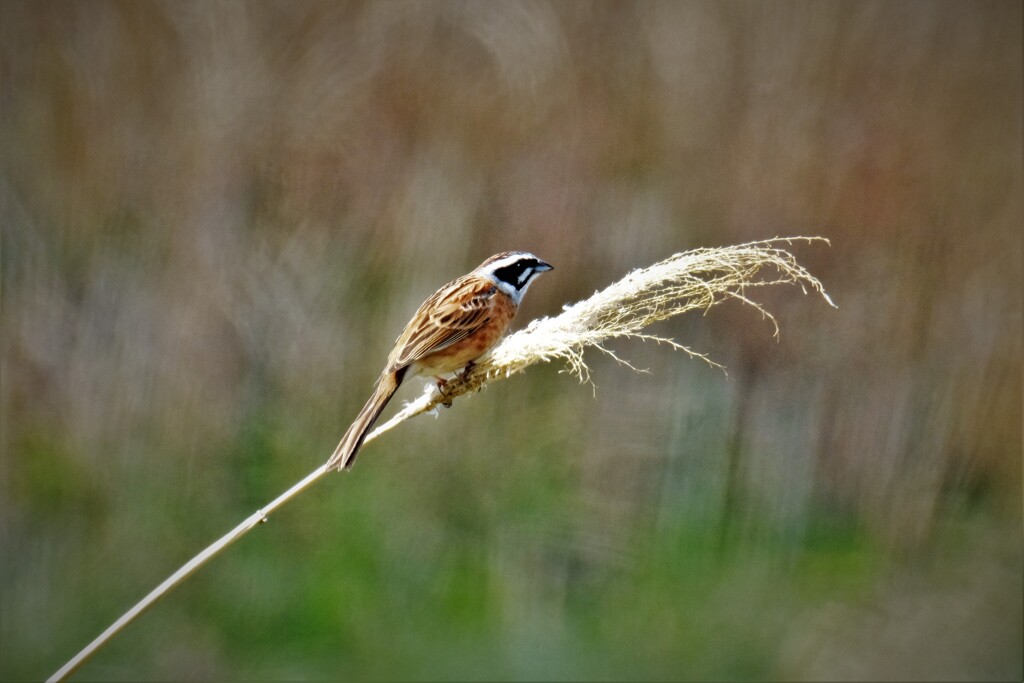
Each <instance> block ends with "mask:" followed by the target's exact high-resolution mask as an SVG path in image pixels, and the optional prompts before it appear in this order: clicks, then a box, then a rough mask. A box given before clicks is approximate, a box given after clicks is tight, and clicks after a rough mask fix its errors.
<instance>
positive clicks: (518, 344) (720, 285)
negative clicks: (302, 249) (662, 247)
mask: <svg viewBox="0 0 1024 683" xmlns="http://www.w3.org/2000/svg"><path fill="white" fill-rule="evenodd" d="M794 241H804V242H815V241H820V242H825V243H826V244H827V243H828V240H827V239H824V238H822V237H776V238H774V239H770V240H763V241H760V242H750V243H748V244H741V245H738V246H734V247H720V248H711V249H695V250H693V251H688V252H684V253H681V254H676V255H675V256H672V257H670V258H667V259H665V260H664V261H660V262H658V263H655V264H654V265H653V266H648V267H647V268H641V269H639V270H634V271H633V272H631V273H629V274H627V275H626V276H625V277H624V278H622V279H621V280H619V281H618V282H615V283H613V284H611V285H609V286H608V287H605V288H604V289H602V290H601V291H599V292H595V293H594V295H593V296H591V297H590V298H589V299H585V300H583V301H580V302H577V303H575V304H572V305H571V306H566V307H565V309H564V310H563V311H562V313H560V314H559V315H557V316H554V317H553V318H540V319H538V320H534V321H533V322H532V323H530V324H529V325H528V326H527V327H526V328H525V329H523V330H520V331H519V332H516V333H515V334H513V335H510V336H509V337H507V338H505V340H504V341H502V342H501V343H500V344H499V345H498V346H497V347H495V348H494V349H492V350H491V352H490V353H489V354H487V355H486V356H485V357H483V358H481V359H480V360H478V361H477V362H476V363H475V364H474V365H473V367H472V368H471V369H470V371H469V372H466V373H461V374H459V375H458V376H456V377H455V378H454V379H452V380H449V381H448V383H447V384H446V385H445V389H444V393H443V394H442V393H440V392H439V391H438V390H437V389H436V388H435V387H434V385H433V384H428V385H427V388H426V391H425V392H424V393H423V394H422V395H421V396H420V397H419V398H417V399H416V400H414V401H412V402H411V403H409V404H407V405H405V406H404V407H403V408H402V410H400V411H399V412H398V413H397V414H396V415H395V416H394V417H393V418H391V419H390V420H389V421H388V422H386V423H385V424H383V425H381V426H379V427H378V428H377V429H375V430H374V431H373V432H371V433H370V434H369V435H367V437H366V440H365V441H364V444H365V443H366V442H369V441H372V440H373V439H374V438H376V437H377V436H379V435H381V434H383V433H384V432H386V431H388V430H389V429H392V428H393V427H395V426H396V425H398V424H400V423H402V422H404V421H405V420H408V419H409V418H411V417H414V416H416V415H419V414H421V413H425V412H428V411H430V410H433V409H434V408H436V407H437V406H439V405H451V402H452V400H454V399H455V398H457V397H459V396H462V395H464V394H467V393H469V392H472V391H476V390H477V389H480V388H481V387H483V386H485V385H487V384H490V383H491V382H494V381H497V380H499V379H502V378H505V377H509V376H511V375H514V374H516V373H519V372H523V371H524V370H525V369H526V368H528V367H530V366H531V365H534V364H535V363H540V362H550V361H555V360H560V361H563V362H565V364H566V367H567V369H568V371H569V372H570V373H571V374H573V375H575V376H576V377H577V378H579V380H580V381H581V382H588V381H589V379H590V374H589V371H588V369H587V366H586V363H584V361H583V352H584V350H585V349H586V348H587V347H588V346H589V347H593V348H595V349H597V350H599V351H601V352H603V353H607V354H609V355H611V356H612V357H613V358H615V359H616V360H618V361H619V362H621V363H626V361H623V360H622V359H620V358H618V357H617V356H615V354H614V353H613V352H612V351H610V350H609V349H607V348H605V347H604V346H603V344H604V343H605V342H607V341H609V340H611V339H617V338H623V337H625V338H632V339H641V340H646V341H655V342H658V343H663V344H668V345H670V346H671V347H672V348H674V349H679V350H681V351H685V352H686V353H688V354H690V355H691V356H694V357H698V358H702V359H704V360H706V361H707V362H709V363H711V364H712V365H717V363H715V362H714V361H712V360H711V359H709V358H707V357H706V356H704V355H703V354H700V353H696V352H694V351H691V350H690V349H688V348H686V347H685V346H683V345H682V344H680V343H678V342H676V341H675V340H673V339H669V338H667V337H660V336H657V335H653V334H650V333H647V332H644V331H643V330H644V329H645V328H646V327H647V326H648V325H650V324H652V323H655V322H658V321H659V320H665V319H666V318H671V317H673V316H677V315H680V314H682V313H686V312H687V311H692V310H696V309H704V310H706V309H708V308H711V307H712V306H714V305H715V304H717V303H719V302H721V301H725V300H728V299H739V300H740V301H743V302H744V303H747V304H750V305H751V306H753V307H754V308H756V309H757V310H758V311H760V312H761V314H762V315H763V316H764V317H766V318H767V319H768V320H770V321H771V322H772V324H773V325H774V326H775V333H776V334H778V325H776V324H775V318H774V317H772V315H771V313H769V312H768V311H766V310H765V309H764V308H763V307H762V306H761V305H760V304H758V303H757V302H755V301H752V300H751V299H749V298H747V296H746V290H748V289H750V288H753V287H765V286H768V285H777V284H799V285H800V286H801V287H802V288H803V290H804V293H806V292H807V288H808V287H810V289H812V290H814V291H816V292H817V293H818V294H820V295H821V296H822V297H824V299H825V301H827V302H828V303H829V305H831V306H833V307H834V306H835V304H833V303H832V300H831V299H830V298H829V296H828V294H826V293H825V289H824V288H823V287H822V285H821V283H820V282H819V281H818V280H817V278H815V277H814V276H813V275H811V274H810V273H809V272H807V270H806V269H804V267H803V266H801V265H800V264H799V263H797V261H796V258H795V257H794V256H793V255H792V254H790V253H789V252H788V251H786V250H785V249H783V248H782V247H783V246H785V245H789V244H791V243H792V242H794ZM626 365H628V363H626ZM630 367H632V366H630ZM329 471H332V470H328V469H327V467H326V463H325V464H323V465H321V466H320V467H318V468H317V469H315V470H313V471H312V472H310V473H309V474H308V475H306V476H305V477H304V478H303V479H302V480H301V481H299V482H298V483H296V484H294V485H293V486H292V487H291V488H290V489H288V490H287V491H285V492H284V493H282V494H281V495H279V496H278V497H277V498H275V499H274V500H272V501H271V502H270V503H268V504H267V505H266V506H265V507H263V508H261V509H259V510H256V511H255V512H254V513H253V514H251V515H249V517H247V518H246V519H245V520H243V521H242V522H241V523H240V524H238V526H236V527H235V528H234V529H232V530H231V531H229V532H228V533H226V534H225V535H224V536H222V537H221V538H219V539H218V540H217V541H215V542H214V543H212V544H211V545H209V546H208V547H207V548H206V549H204V550H203V551H202V552H200V553H199V554H198V555H196V556H195V557H193V558H192V559H191V560H189V561H188V562H186V563H185V564H184V565H182V567H181V568H180V569H178V570H177V571H176V572H174V573H173V574H171V575H170V576H169V577H167V578H166V579H165V580H164V581H163V582H162V583H160V584H159V585H158V586H157V587H156V588H154V589H153V590H152V591H150V592H149V594H148V595H146V597H144V598H143V599H142V600H140V601H139V602H138V603H136V604H135V605H134V606H133V607H132V608H131V609H130V610H128V611H127V612H125V613H124V614H123V615H121V617H119V618H118V619H117V621H115V622H114V623H113V624H111V625H110V626H109V627H107V629H106V630H105V631H103V632H102V633H101V634H100V635H99V636H97V637H96V638H95V639H94V640H93V641H92V642H91V643H89V644H88V645H87V646H86V647H85V648H84V649H83V650H82V651H81V652H79V653H78V654H77V655H75V656H74V657H73V658H72V659H70V660H69V661H68V662H67V663H66V664H64V666H62V667H61V668H60V669H59V670H58V671H57V672H56V673H54V674H53V675H52V676H51V677H50V678H49V679H48V680H50V681H62V680H65V679H67V678H68V677H69V676H70V675H71V674H73V673H74V672H75V671H77V670H78V669H79V668H80V667H81V666H82V665H83V664H85V662H86V661H88V660H89V659H90V658H91V657H92V656H93V655H94V654H95V653H96V652H97V651H98V650H99V649H100V648H102V647H103V646H104V645H106V643H107V642H109V641H110V640H111V639H112V638H113V637H114V636H115V635H117V634H118V633H119V632H121V631H122V630H124V629H125V628H126V627H127V626H128V624H130V623H131V622H132V621H134V620H135V619H137V618H138V617H139V616H140V615H141V614H142V613H143V612H145V611H146V610H147V609H149V608H150V607H152V606H153V605H154V604H155V603H156V602H157V601H158V600H159V599H160V598H162V597H163V596H165V595H166V594H167V593H169V592H170V591H171V590H172V589H173V588H174V587H175V586H177V585H179V584H180V583H182V582H183V581H185V579H187V578H188V577H189V576H191V575H192V574H193V573H195V572H196V571H198V570H199V568H200V567H202V566H203V565H204V564H206V563H207V562H209V561H210V560H211V559H213V558H214V557H215V556H217V555H219V554H220V553H221V552H223V551H224V550H225V549H226V548H227V547H228V546H230V545H231V544H233V543H234V542H235V541H237V540H238V539H240V538H241V537H242V536H244V535H245V534H247V533H249V532H250V531H252V530H253V529H255V528H256V527H257V526H259V525H260V524H262V523H264V522H266V521H267V519H268V517H269V516H270V514H271V513H273V512H275V511H277V510H278V509H279V508H281V507H282V506H283V505H284V504H285V503H287V502H288V501H290V500H291V499H292V498H294V497H296V496H297V495H299V494H300V493H302V491H304V490H305V489H306V488H308V487H309V486H311V485H312V484H313V483H314V482H316V481H318V480H319V479H320V478H321V477H323V475H325V474H327V472H329Z"/></svg>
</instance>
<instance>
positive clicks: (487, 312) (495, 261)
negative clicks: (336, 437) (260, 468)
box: [324, 251, 554, 471]
mask: <svg viewBox="0 0 1024 683" xmlns="http://www.w3.org/2000/svg"><path fill="white" fill-rule="evenodd" d="M553 268H554V266H552V265H551V264H550V263H547V262H546V261H543V260H541V259H540V258H537V257H536V256H534V255H533V254H531V253H529V252H525V251H505V252H501V253H500V254H495V255H494V256H491V257H490V258H488V259H487V260H485V261H484V262H483V263H481V264H480V265H479V266H477V267H476V268H475V269H473V270H472V271H470V272H469V273H467V274H465V275H463V276H462V277H459V278H456V279H455V280H452V281H451V282H449V283H448V284H446V285H444V286H443V287H441V288H440V289H439V290H437V291H436V292H434V293H433V294H432V295H431V296H430V297H428V298H427V300H426V301H424V302H423V303H422V304H421V305H420V307H419V308H418V309H417V310H416V313H415V314H413V316H412V319H411V320H410V321H409V322H408V324H407V325H406V326H405V330H404V331H403V332H402V334H400V335H398V339H396V340H395V346H394V348H393V349H391V354H390V355H389V356H388V360H387V364H386V365H385V366H384V370H383V371H382V372H381V374H380V377H379V378H378V379H377V383H376V385H375V387H374V391H373V394H371V396H370V398H369V400H368V401H367V402H366V405H364V406H363V409H362V410H360V411H359V414H358V415H357V416H356V419H355V421H353V422H352V425H351V426H350V427H349V428H348V429H347V430H346V431H345V435H344V436H343V437H341V442H340V443H338V447H337V448H336V449H334V454H333V455H331V457H330V458H329V459H328V460H327V463H326V465H325V466H324V467H325V468H326V469H327V470H328V471H329V470H331V469H335V470H347V469H350V468H351V467H352V464H353V463H354V462H355V459H356V454H357V453H358V452H359V448H360V446H362V445H363V440H364V439H365V438H366V435H367V433H368V432H369V431H370V428H371V427H372V426H373V424H374V423H375V422H376V421H377V418H378V417H380V414H381V412H382V411H383V410H384V408H385V406H387V404H388V401H390V400H391V397H392V396H394V395H395V392H396V391H397V390H398V387H399V386H401V384H402V382H403V381H404V380H406V379H410V378H412V377H415V376H418V375H425V376H433V377H434V378H435V379H436V380H437V382H438V387H440V388H443V386H444V384H445V381H446V380H445V379H444V378H443V375H446V374H449V373H453V372H456V371H458V370H460V369H463V372H464V373H465V372H468V371H469V370H470V369H471V368H472V366H473V364H474V362H475V361H476V360H477V359H478V358H480V357H481V356H482V355H484V354H485V353H487V352H488V351H490V350H491V349H492V348H494V345H495V344H497V343H498V341H499V340H500V339H501V338H502V336H504V334H505V333H506V332H507V331H508V329H509V326H510V325H511V323H512V319H513V318H514V317H515V314H516V311H517V310H518V309H519V304H520V302H521V301H522V300H523V295H524V294H526V290H527V289H528V288H529V286H530V284H531V283H532V282H533V280H534V279H535V278H536V277H537V276H538V275H540V274H541V273H543V272H545V271H549V270H552V269H553Z"/></svg>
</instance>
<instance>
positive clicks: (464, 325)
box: [388, 274, 497, 372]
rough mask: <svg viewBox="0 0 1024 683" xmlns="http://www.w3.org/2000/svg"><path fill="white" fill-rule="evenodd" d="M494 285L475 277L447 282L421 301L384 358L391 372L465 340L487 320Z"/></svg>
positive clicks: (466, 276) (495, 289)
mask: <svg viewBox="0 0 1024 683" xmlns="http://www.w3.org/2000/svg"><path fill="white" fill-rule="evenodd" d="M496 291H497V287H495V285H494V283H493V282H491V281H490V280H488V279H486V278H482V277H480V276H478V275H472V274H470V275H464V276H463V277H460V278H459V279H457V280H454V281H452V282H449V283H448V284H447V285H445V286H444V287H442V288H441V289H439V290H437V291H436V292H434V294H433V295H432V296H431V297H430V298H429V299H427V300H426V301H424V302H423V305H421V306H420V307H419V309H418V310H417V311H416V314H415V315H413V317H412V320H410V321H409V324H408V325H406V327H405V330H404V331H403V332H402V334H400V335H399V336H398V339H397V340H396V341H395V348H394V350H393V351H392V352H391V357H390V358H388V367H389V368H390V369H391V371H392V372H393V371H395V370H397V369H399V368H403V367H406V366H408V365H409V364H411V363H414V362H416V361H418V360H420V359H421V358H425V357H426V356H429V355H430V354H432V353H435V352H437V351H440V350H441V349H443V348H445V347H447V346H451V345H452V344H454V343H456V342H458V341H460V340H462V339H465V338H466V337H468V336H469V335H471V334H473V333H474V332H476V331H477V330H479V329H480V328H481V327H483V326H484V325H486V324H487V323H488V321H489V320H490V318H491V304H490V301H491V297H492V296H494V294H495V292H496Z"/></svg>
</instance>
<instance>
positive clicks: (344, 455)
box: [327, 370, 405, 470]
mask: <svg viewBox="0 0 1024 683" xmlns="http://www.w3.org/2000/svg"><path fill="white" fill-rule="evenodd" d="M403 374H405V373H404V372H402V371H401V370H400V371H398V372H385V373H384V374H383V375H381V376H380V379H379V380H377V387H376V389H374V391H373V395H372V396H370V400H369V401H367V402H366V405H365V406H363V409H362V410H360V411H359V415H357V416H356V419H355V421H354V422H353V423H352V425H351V426H350V427H349V428H348V430H347V431H346V432H345V436H343V437H341V443H339V444H338V447H337V448H335V449H334V455H332V456H331V457H330V459H329V460H328V461H327V468H328V469H336V470H342V469H346V470H347V469H349V468H350V467H352V463H354V462H355V460H356V453H358V452H359V447H360V446H362V445H363V439H365V438H366V434H367V433H368V432H369V431H370V427H372V426H373V423H374V422H376V421H377V418H378V417H380V414H381V411H383V410H384V407H385V406H386V405H387V404H388V401H390V400H391V397H392V396H394V395H395V392H396V391H397V390H398V385H399V384H401V382H402V375H403Z"/></svg>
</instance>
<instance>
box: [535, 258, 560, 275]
mask: <svg viewBox="0 0 1024 683" xmlns="http://www.w3.org/2000/svg"><path fill="white" fill-rule="evenodd" d="M533 269H534V270H536V271H537V272H538V273H543V272H544V271H546V270H554V269H555V267H554V266H553V265H551V264H550V263H548V262H547V261H541V260H540V259H537V265H536V266H534V268H533Z"/></svg>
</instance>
